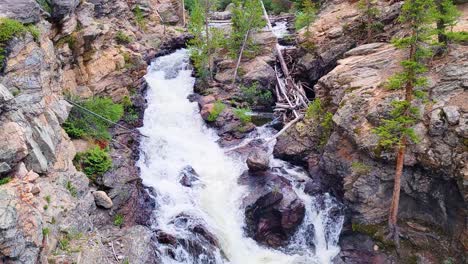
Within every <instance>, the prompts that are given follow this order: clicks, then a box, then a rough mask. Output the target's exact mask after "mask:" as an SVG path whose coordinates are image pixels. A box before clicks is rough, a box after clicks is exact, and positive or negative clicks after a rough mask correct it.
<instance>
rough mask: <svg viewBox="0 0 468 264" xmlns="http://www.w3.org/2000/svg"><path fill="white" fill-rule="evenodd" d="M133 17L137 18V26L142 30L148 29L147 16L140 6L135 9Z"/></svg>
mask: <svg viewBox="0 0 468 264" xmlns="http://www.w3.org/2000/svg"><path fill="white" fill-rule="evenodd" d="M133 15H134V16H135V21H136V23H137V25H138V26H139V27H140V28H141V29H142V30H145V29H146V19H145V16H144V15H143V11H142V10H141V8H140V6H139V5H137V6H136V7H135V8H134V9H133Z"/></svg>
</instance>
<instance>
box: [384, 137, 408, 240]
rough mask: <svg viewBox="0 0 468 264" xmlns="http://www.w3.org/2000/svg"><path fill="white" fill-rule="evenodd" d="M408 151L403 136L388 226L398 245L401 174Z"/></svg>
mask: <svg viewBox="0 0 468 264" xmlns="http://www.w3.org/2000/svg"><path fill="white" fill-rule="evenodd" d="M405 152H406V137H405V136H403V137H402V139H401V140H400V144H399V146H398V151H397V161H396V170H395V179H394V180H395V182H394V184H393V194H392V202H391V204H390V212H389V214H388V227H389V231H390V234H389V235H390V237H392V239H393V240H394V241H395V243H396V244H397V245H398V241H399V234H398V230H397V222H398V207H399V204H400V190H401V176H402V175H403V165H404V161H405Z"/></svg>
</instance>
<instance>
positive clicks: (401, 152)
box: [388, 44, 416, 247]
mask: <svg viewBox="0 0 468 264" xmlns="http://www.w3.org/2000/svg"><path fill="white" fill-rule="evenodd" d="M415 56H416V44H412V45H411V46H410V52H409V56H408V57H409V59H410V60H412V61H414V60H415V59H416V57H415ZM408 75H409V80H408V82H407V83H406V85H405V101H407V102H409V104H410V105H411V101H412V100H413V89H414V83H413V80H414V79H415V78H416V76H415V73H414V71H412V70H411V71H410V72H409V73H408ZM410 107H411V106H408V108H407V109H405V112H404V115H406V116H409V115H410V114H411V113H410V109H409V108H410ZM406 145H407V138H406V136H405V135H403V136H402V137H401V139H400V143H399V144H398V148H397V155H396V168H395V178H394V184H393V194H392V201H391V204H390V211H389V214H388V228H389V237H391V238H392V239H393V241H394V242H395V244H396V245H397V247H399V232H398V226H397V222H398V207H399V204H400V189H401V177H402V175H403V166H404V162H405V153H406Z"/></svg>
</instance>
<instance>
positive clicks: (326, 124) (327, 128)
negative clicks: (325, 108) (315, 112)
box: [319, 112, 333, 148]
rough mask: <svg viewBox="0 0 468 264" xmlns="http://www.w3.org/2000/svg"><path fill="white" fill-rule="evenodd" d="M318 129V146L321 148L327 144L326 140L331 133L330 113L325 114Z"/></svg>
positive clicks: (331, 119) (331, 120) (331, 118)
mask: <svg viewBox="0 0 468 264" xmlns="http://www.w3.org/2000/svg"><path fill="white" fill-rule="evenodd" d="M320 127H321V129H322V131H321V133H320V142H319V146H320V147H321V148H322V147H323V146H325V145H326V144H327V142H328V138H330V135H331V132H332V131H333V114H332V113H330V112H326V113H325V115H324V117H323V118H322V121H321V122H320Z"/></svg>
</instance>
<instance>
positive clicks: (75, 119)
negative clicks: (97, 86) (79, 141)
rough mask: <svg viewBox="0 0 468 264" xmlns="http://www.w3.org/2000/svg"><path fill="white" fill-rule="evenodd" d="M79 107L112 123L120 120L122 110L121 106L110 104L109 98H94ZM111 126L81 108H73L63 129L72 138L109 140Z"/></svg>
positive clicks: (81, 103)
mask: <svg viewBox="0 0 468 264" xmlns="http://www.w3.org/2000/svg"><path fill="white" fill-rule="evenodd" d="M78 104H79V105H80V106H81V107H84V108H85V109H88V110H90V111H92V112H94V113H97V114H98V115H101V116H103V117H105V118H107V119H109V120H111V121H113V122H117V121H118V120H120V118H122V115H123V112H124V109H123V106H122V105H121V104H116V103H114V102H112V100H111V99H110V98H104V97H94V98H91V99H88V100H86V101H83V102H80V103H78ZM111 125H112V124H111V123H110V122H108V121H106V120H104V119H102V118H99V117H97V116H95V115H93V114H91V113H89V112H87V111H85V110H83V109H81V108H78V107H76V106H75V107H73V108H72V110H71V111H70V115H69V116H68V119H67V121H66V122H65V123H64V124H63V128H64V129H65V131H66V132H67V134H68V135H69V136H70V137H72V138H82V137H85V138H93V139H101V140H102V139H107V140H108V139H110V134H109V132H108V128H109V127H110V126H111Z"/></svg>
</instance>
